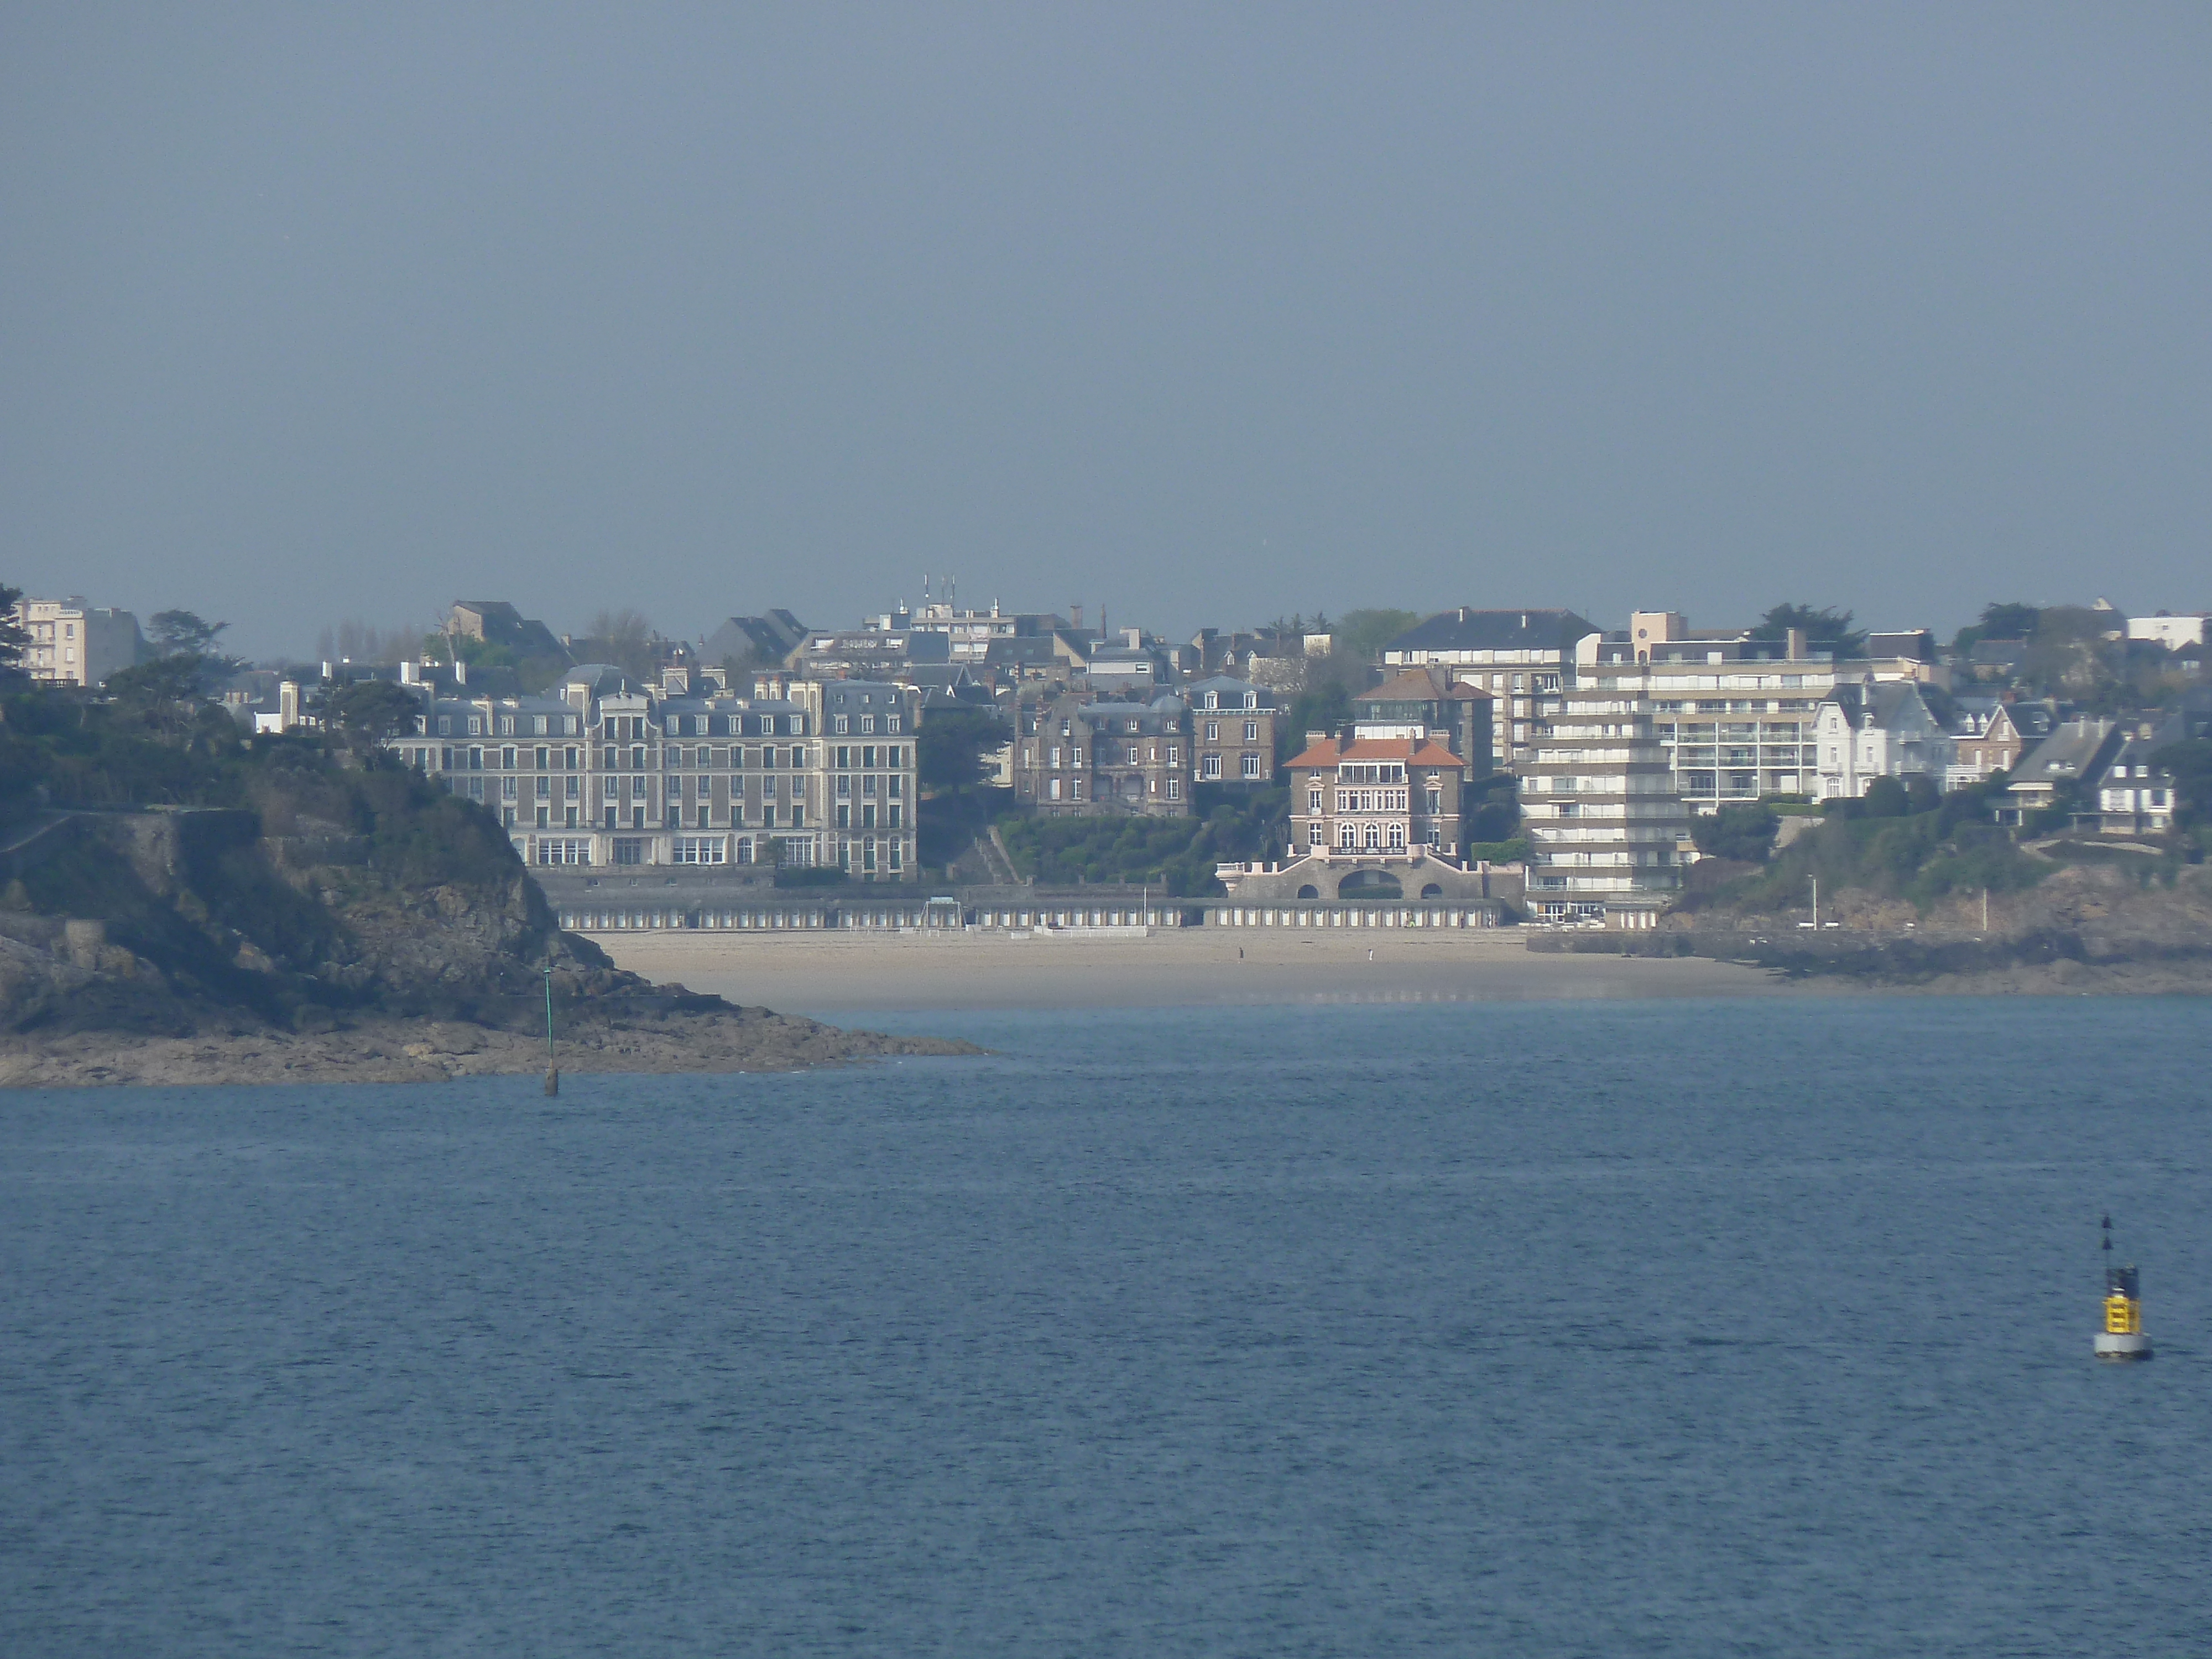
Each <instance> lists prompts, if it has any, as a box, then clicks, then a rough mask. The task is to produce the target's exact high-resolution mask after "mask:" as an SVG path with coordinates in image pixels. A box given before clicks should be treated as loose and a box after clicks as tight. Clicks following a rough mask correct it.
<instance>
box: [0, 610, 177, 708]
mask: <svg viewBox="0 0 2212 1659" xmlns="http://www.w3.org/2000/svg"><path fill="white" fill-rule="evenodd" d="M12 608H13V611H14V613H15V621H16V623H17V624H18V625H19V626H21V628H22V629H23V630H24V631H25V632H26V633H27V634H28V635H30V636H31V637H30V642H29V645H28V647H27V649H26V650H25V651H24V653H23V669H24V671H25V672H26V673H27V674H29V675H30V677H31V678H33V679H34V680H43V681H45V682H46V684H49V685H82V686H86V687H91V686H95V685H104V684H106V682H107V677H108V676H109V675H110V674H112V673H113V672H115V671H116V670H117V669H118V668H128V667H130V666H131V664H133V663H135V662H137V660H138V658H139V656H140V654H141V653H142V652H143V650H144V647H145V641H144V640H143V637H142V636H141V635H140V634H139V632H138V618H137V617H134V616H132V615H131V612H129V611H117V610H115V609H113V608H112V607H100V608H94V607H93V606H90V605H86V604H85V602H84V600H83V599H82V598H78V597H76V596H74V595H73V596H71V597H70V598H69V599H19V600H17V601H16V602H15V605H14V606H13V607H12Z"/></svg>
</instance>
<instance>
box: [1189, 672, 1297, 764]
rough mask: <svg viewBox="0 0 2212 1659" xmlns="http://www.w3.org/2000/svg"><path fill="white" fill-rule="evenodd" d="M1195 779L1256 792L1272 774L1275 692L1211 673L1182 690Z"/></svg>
mask: <svg viewBox="0 0 2212 1659" xmlns="http://www.w3.org/2000/svg"><path fill="white" fill-rule="evenodd" d="M1182 696H1183V697H1184V700H1185V701H1186V702H1188V704H1189V707H1190V719H1191V752H1192V754H1193V755H1194V756H1195V757H1196V762H1195V767H1196V769H1195V772H1194V778H1195V781H1198V782H1200V783H1222V784H1228V785H1231V786H1232V787H1243V788H1248V789H1249V788H1256V787H1260V786H1261V785H1264V784H1267V783H1268V782H1271V781H1273V778H1274V775H1275V694H1274V693H1273V692H1272V691H1269V690H1264V689H1262V688H1261V687H1260V686H1256V685H1254V684H1252V683H1251V682H1250V681H1249V680H1240V679H1236V678H1231V677H1230V676H1229V675H1226V674H1221V675H1216V676H1215V677H1214V678H1212V679H1205V680H1198V681H1195V682H1194V683H1193V684H1189V685H1187V686H1185V687H1183V689H1182Z"/></svg>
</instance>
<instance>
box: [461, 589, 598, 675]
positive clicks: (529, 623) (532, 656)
mask: <svg viewBox="0 0 2212 1659" xmlns="http://www.w3.org/2000/svg"><path fill="white" fill-rule="evenodd" d="M446 632H447V635H449V636H451V637H453V638H455V639H467V640H476V641H480V642H481V643H483V644H485V645H496V646H503V647H506V648H507V650H509V651H511V652H513V653H514V656H515V659H517V660H518V661H532V660H536V661H552V662H559V663H562V664H567V663H569V662H572V661H574V658H572V657H570V656H569V654H568V647H566V646H564V645H563V644H562V643H561V641H559V640H557V639H556V638H554V637H553V630H552V629H550V628H548V627H546V625H545V624H544V623H542V622H537V621H534V620H532V618H530V617H526V616H524V615H523V614H522V612H521V611H518V610H516V609H515V608H514V607H513V605H509V604H508V603H507V601H506V600H504V599H456V600H454V601H453V611H452V613H451V614H450V615H449V616H448V617H447V620H446Z"/></svg>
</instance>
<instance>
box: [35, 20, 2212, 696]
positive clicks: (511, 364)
mask: <svg viewBox="0 0 2212 1659" xmlns="http://www.w3.org/2000/svg"><path fill="white" fill-rule="evenodd" d="M2209 128H2212V8H2208V7H2206V6H2204V5H2202V4H2194V5H2188V6H2156V5H2136V6H2127V7H2110V6H2081V5H2072V6H2065V7H2047V8H2037V7H2030V6H2003V7H1996V6H1991V7H1950V8H1944V7H1934V6H1929V5H1926V4H1913V5H1907V6H1898V7H1891V8H1884V7H1875V6H1864V5H1852V6H1824V7H1820V8H1811V9H1808V8H1792V7H1784V6H1778V5H1774V4H1763V5H1758V6H1753V7H1747V8H1744V9H1714V8H1680V9H1668V8H1663V7H1656V6H1648V5H1638V6H1632V7H1631V6H1623V7H1619V8H1610V9H1608V8H1602V7H1592V6H1561V5H1551V6H1522V7H1515V8H1510V9H1482V8H1462V7H1452V8H1448V9H1418V8H1385V7H1331V8H1328V9H1311V10H1304V9H1297V8H1292V7H1289V6H1267V7H1259V6H1254V7H1248V8H1211V9H1209V8H1205V7H1194V6H1191V5H1188V4H1181V5H1175V6H1168V7H1147V6H1141V5H1136V4H1130V3H1117V4H1115V5H1111V6H1099V7H1095V8H1090V9H1072V8H1069V7H1066V6H1038V5H1027V6H1020V7H1015V6H1007V7H1002V8H986V7H927V6H881V7H874V8H858V7H854V8H839V7H835V6H830V5H823V4H809V5H800V6H776V7H773V8H769V7H762V8H757V9H744V8H737V7H732V6H728V5H719V4H718V5H710V6H701V7H696V8H684V7H677V6H654V7H605V6H601V7H590V8H577V9H562V8H558V7H556V6H553V5H550V4H546V3H531V4H527V5H518V6H513V7H511V8H493V7H487V6H471V5H467V4H465V3H459V4H455V3H446V4H439V5H436V6H427V7H422V8H409V7H405V6H402V5H397V4H391V3H380V4H377V5H373V6H364V7H351V8H341V7H337V6H328V5H301V4H286V5H244V6H236V5H232V6H226V5H222V4H206V3H199V4H193V5H188V6H184V5H170V6H160V7H151V6H148V7H138V6H125V5H109V6H99V5H89V6H87V5H76V4H64V3H23V0H18V3H15V4H13V5H10V6H9V7H7V8H6V9H4V11H0V365H4V368H3V370H0V579H7V580H15V581H16V582H18V583H21V584H22V585H24V586H28V587H30V588H32V589H33V590H34V591H39V592H52V591H76V592H83V593H85V594H86V595H88V597H90V598H92V599H94V601H95V602H100V603H110V604H120V605H128V606H131V607H132V608H134V609H136V610H137V611H139V612H140V613H141V614H142V615H143V614H144V613H147V612H149V611H154V610H156V609H159V608H161V607H162V606H165V605H189V606H191V607H192V608H194V609H197V610H201V611H204V612H207V613H209V614H210V615H214V616H220V617H228V618H230V619H232V621H233V622H234V624H235V635H236V640H237V643H238V644H239V645H240V647H242V648H245V649H248V650H251V651H256V652H276V651H280V650H283V649H286V648H294V649H306V648H307V647H310V646H311V645H312V643H313V640H314V637H315V634H316V631H317V629H318V628H319V626H320V625H321V624H322V623H325V622H328V621H333V620H336V619H337V618H338V617H343V616H348V615H353V616H359V617H365V618H368V619H369V620H372V621H375V622H378V623H386V624H391V623H400V622H403V621H410V620H416V619H422V618H427V617H432V616H435V615H436V614H438V613H439V612H440V611H441V610H442V607H443V606H444V605H446V604H447V602H448V601H450V600H451V599H453V598H455V597H456V596H459V595H466V596H470V597H493V598H497V597H505V598H511V599H514V600H516V601H517V602H518V603H520V605H522V606H523V608H524V609H525V610H526V611H528V612H531V613H532V614H536V615H542V616H543V617H544V618H545V619H546V620H547V621H548V622H550V623H552V624H553V625H554V626H555V627H556V629H562V628H574V627H579V626H580V625H581V623H583V621H584V619H585V618H586V617H588V615H589V614H590V613H591V612H592V611H593V610H594V609H595V608H597V607H599V606H600V605H609V604H616V605H618V604H623V603H631V604H635V605H637V606H638V607H639V608H640V609H641V610H643V611H645V612H646V613H647V615H648V616H650V617H652V618H653V620H654V621H655V622H656V623H659V624H660V625H661V626H662V627H663V628H664V629H666V630H668V631H669V632H671V633H677V634H684V635H694V634H696V633H697V632H699V631H701V630H702V629H703V628H704V627H706V626H708V625H709V624H710V623H712V621H713V620H714V619H715V618H717V617H721V616H724V615H726V614H728V613H730V612H732V611H756V610H758V609H760V608H762V607H764V606H769V605H787V606H789V607H791V608H792V609H793V610H795V611H798V612H799V615H800V616H801V617H804V618H805V619H806V620H807V621H809V622H811V623H817V625H821V624H825V623H832V622H844V621H848V620H850V619H852V618H854V617H858V616H859V615H860V614H861V613H862V612H863V611H868V610H873V609H877V608H879V607H881V606H883V605H886V604H888V603H889V602H890V601H891V600H892V599H896V598H898V597H900V596H902V595H903V596H904V597H906V598H907V599H915V598H917V597H918V596H919V592H920V588H921V573H922V572H923V571H925V570H928V571H933V572H951V573H954V574H957V576H958V578H959V581H960V597H961V598H962V599H963V600H973V601H977V602H982V603H987V602H988V601H989V600H990V599H992V598H994V596H995V597H997V598H1000V599H1003V600H1004V601H1005V602H1006V603H1007V604H1008V605H1018V606H1023V607H1037V606H1044V607H1054V608H1058V607H1063V606H1065V605H1066V604H1067V603H1068V602H1069V601H1071V600H1073V599H1083V600H1085V601H1086V602H1087V603H1088V604H1089V605H1091V606H1092V607H1094V610H1093V611H1092V613H1091V614H1092V615H1093V616H1094V617H1095V615H1096V611H1095V607H1096V606H1097V605H1099V604H1100V603H1102V602H1103V603H1104V604H1105V605H1108V606H1109V607H1110V610H1111V612H1112V615H1113V617H1114V618H1115V620H1116V621H1117V622H1136V621H1142V622H1145V623H1148V624H1151V625H1153V626H1157V627H1159V628H1162V629H1173V630H1177V631H1181V630H1185V629H1188V628H1191V627H1193V626H1195V625H1197V624H1199V623H1209V622H1211V623H1219V624H1221V625H1224V626H1228V625H1235V624H1238V623H1249V622H1251V621H1254V620H1255V619H1261V618H1264V617H1269V616H1272V615H1273V614H1275V613H1276V612H1277V611H1291V610H1304V611H1312V610H1313V609H1314V608H1315V607H1316V606H1321V607H1326V608H1328V609H1329V610H1340V609H1344V608H1347V607H1351V606H1353V605H1370V604H1388V605H1405V606H1407V607H1410V608H1413V609H1417V610H1418V609H1423V608H1427V607H1434V606H1440V605H1446V604H1474V605H1549V604H1564V605H1576V606H1580V607H1583V608H1584V609H1585V610H1586V611H1588V612H1589V614H1590V615H1592V616H1593V617H1596V618H1598V619H1599V620H1601V621H1617V620H1619V619H1620V618H1621V617H1624V616H1625V613H1626V611H1627V610H1628V609H1629V608H1630V607H1632V606H1636V605H1649V606H1658V605H1672V606H1675V607H1678V608H1682V609H1686V610H1687V611H1690V612H1691V613H1692V617H1693V619H1695V620H1696V621H1698V622H1699V623H1711V624H1719V623H1728V622H1736V621H1741V620H1746V619H1747V618H1748V617H1751V616H1752V615H1753V614H1754V613H1755V612H1756V611H1758V610H1759V609H1762V608H1764V607H1765V605H1769V604H1771V603H1772V602H1773V601H1774V600H1776V599H1780V598H1784V597H1789V598H1794V599H1804V600H1808V601H1811V602H1814V603H1832V604H1838V605H1848V606H1850V607H1851V608H1853V609H1854V610H1856V611H1858V613H1859V615H1860V617H1862V619H1863V620H1869V621H1873V622H1875V623H1880V624H1883V625H1902V624H1911V623H1929V624H1931V625H1936V626H1940V627H1943V628H1946V629H1948V628H1950V627H1954V626H1956V625H1957V624H1958V623H1961V622H1963V621H1965V620H1966V619H1967V618H1968V617H1969V616H1970V615H1971V613H1972V611H1974V610H1975V609H1977V608H1978V606H1979V605H1981V604H1982V602H1983V601H1984V600H1985V599H1990V598H1992V597H1996V598H2008V599H2009V598H2015V597H2017V598H2024V599H2032V600H2054V599H2063V598H2082V599H2086V598H2087V597H2090V596H2092V595H2093V594H2096V593H2099V592H2106V593H2109V594H2110V595H2111V596H2112V598H2113V599H2114V600H2116V601H2117V602H2118V603H2120V604H2121V605H2125V606H2135V607H2143V608H2153V607H2156V606H2159V605H2167V606H2171V607H2173V608H2176V609H2182V608H2187V609H2202V608H2212V558H2208V551H2212V537H2208V508H2209V507H2212V475H2208V460H2207V458H2208V454H2212V429H2208V428H2212V419H2208V416H2212V343H2209V342H2208V319H2212V307H2208V301H2212V130H2208V129H2209Z"/></svg>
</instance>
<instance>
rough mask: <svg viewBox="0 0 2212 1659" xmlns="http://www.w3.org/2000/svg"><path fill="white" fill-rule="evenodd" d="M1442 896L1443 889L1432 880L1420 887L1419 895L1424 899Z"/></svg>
mask: <svg viewBox="0 0 2212 1659" xmlns="http://www.w3.org/2000/svg"><path fill="white" fill-rule="evenodd" d="M1421 896H1422V897H1423V898H1425V899H1431V898H1442V897H1443V896H1444V890H1443V888H1442V887H1441V886H1439V885H1438V884H1437V883H1435V882H1433V881H1432V882H1430V883H1429V884H1427V885H1426V886H1425V887H1423V888H1422V889H1421Z"/></svg>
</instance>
